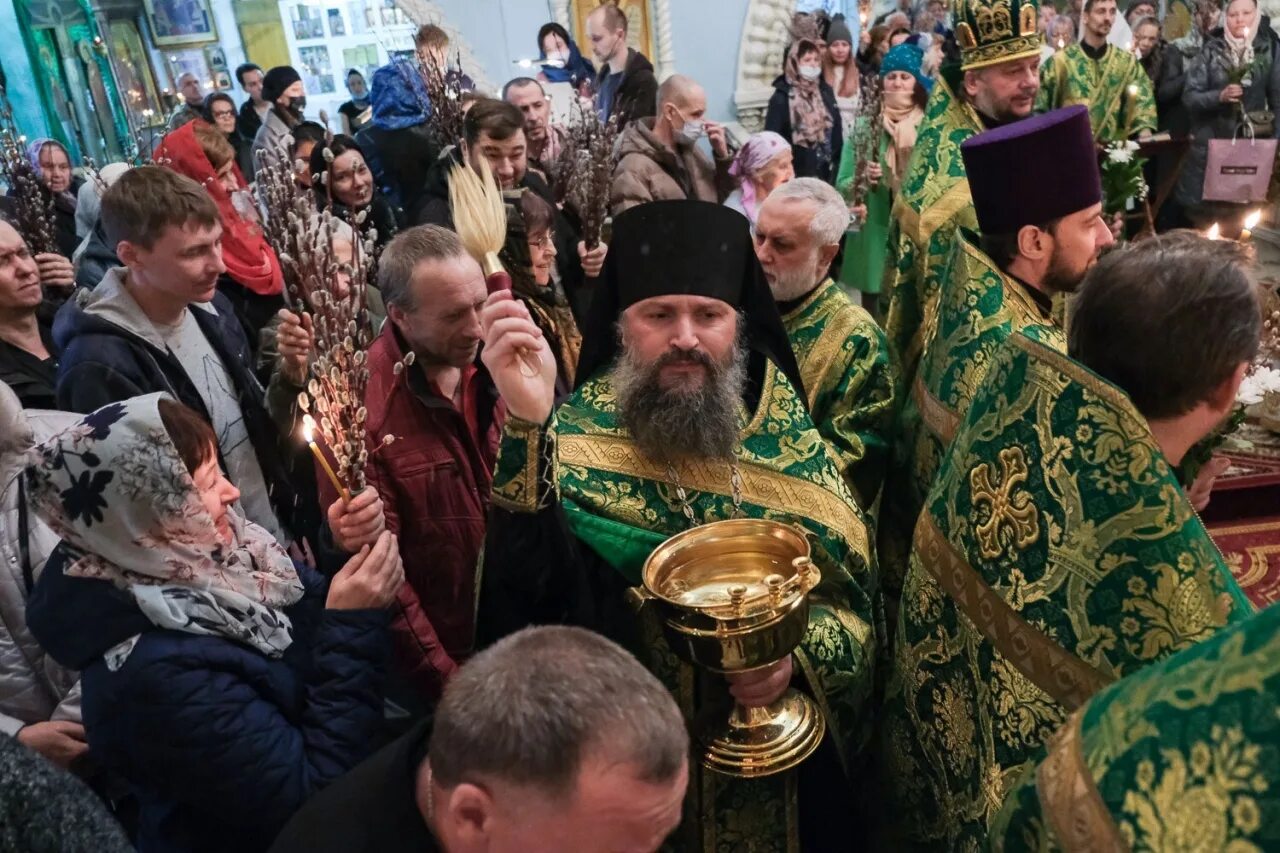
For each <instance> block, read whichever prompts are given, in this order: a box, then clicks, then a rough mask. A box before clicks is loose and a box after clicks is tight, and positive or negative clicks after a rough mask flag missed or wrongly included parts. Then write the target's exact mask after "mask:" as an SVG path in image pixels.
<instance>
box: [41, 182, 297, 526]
mask: <svg viewBox="0 0 1280 853" xmlns="http://www.w3.org/2000/svg"><path fill="white" fill-rule="evenodd" d="M102 224H103V227H104V228H105V230H106V235H107V242H108V243H109V244H110V245H114V246H115V247H116V253H117V254H118V255H119V257H120V260H121V262H122V263H123V264H124V267H117V268H115V269H113V270H111V271H110V272H108V273H107V275H106V277H105V278H104V279H103V280H102V283H101V284H99V285H98V287H97V288H96V289H95V290H94V291H93V292H92V293H82V294H80V295H79V298H77V299H75V300H72V301H70V302H68V303H67V304H66V305H65V306H63V308H62V310H61V311H60V312H59V313H58V316H57V319H56V320H55V321H54V330H53V337H54V342H55V344H56V345H57V346H58V347H59V349H60V350H61V352H62V359H61V363H60V365H59V369H58V388H57V399H58V407H59V408H60V409H65V410H68V411H73V412H91V411H94V410H95V409H97V408H99V407H101V406H104V405H106V404H107V403H112V402H116V401H119V400H124V399H127V398H129V397H136V396H139V395H142V394H150V393H153V392H156V391H165V392H167V393H169V394H170V395H171V396H173V398H174V399H176V400H178V401H179V402H181V403H184V404H185V405H187V406H189V407H191V408H192V409H194V410H195V411H197V412H200V413H201V414H203V415H204V416H205V417H206V418H207V419H208V420H209V422H210V423H211V424H212V425H213V428H214V432H215V433H216V434H217V436H218V453H219V457H220V459H221V462H222V464H223V467H224V469H225V470H226V472H227V475H228V478H229V479H230V480H231V481H232V482H233V483H235V485H236V486H237V487H238V488H239V489H240V492H241V506H242V507H243V510H244V514H245V516H246V517H247V518H248V519H249V520H250V521H253V522H255V523H257V524H259V525H260V526H262V527H264V528H266V529H267V530H269V531H270V532H271V533H273V534H275V535H276V537H277V539H279V540H281V541H289V540H290V539H291V538H294V537H301V536H303V535H308V534H310V533H312V532H313V529H312V527H313V525H314V523H315V522H314V518H313V517H312V516H313V514H314V513H315V512H316V511H315V509H314V506H313V505H314V500H312V501H308V502H306V506H305V509H306V510H307V511H306V512H302V511H299V510H300V508H299V507H298V506H295V504H296V503H297V501H296V499H295V495H294V491H293V489H292V487H291V485H290V477H289V475H288V472H287V470H286V468H285V465H284V464H282V462H281V460H282V459H287V458H289V454H287V452H286V448H285V447H283V446H282V444H283V442H282V440H281V437H280V435H279V433H278V431H277V430H276V427H275V425H274V424H273V422H272V420H271V418H270V416H269V415H268V414H267V411H266V408H265V406H264V404H263V397H264V392H263V388H262V386H261V385H260V384H259V383H258V380H257V379H256V378H255V376H254V372H253V362H252V358H251V356H250V349H249V341H248V339H247V338H246V337H245V333H244V330H243V328H242V327H241V325H240V322H239V321H238V320H237V319H236V315H235V312H234V311H233V310H232V308H231V305H230V303H229V302H228V301H227V300H226V297H224V296H222V295H221V294H220V293H219V292H218V289H217V283H218V276H219V275H221V274H222V272H223V271H224V270H225V269H226V267H225V266H224V265H223V263H222V250H221V246H220V240H221V235H222V224H221V221H220V219H219V216H218V209H217V207H215V206H214V204H213V200H212V199H211V198H210V196H209V194H208V193H206V192H205V191H204V189H203V188H202V187H201V186H200V185H199V184H197V183H195V182H194V181H192V180H191V179H190V178H186V177H184V176H182V175H179V174H178V173H176V172H173V171H171V170H169V169H165V168H163V167H159V166H143V167H140V168H137V169H133V170H131V171H130V172H128V173H127V174H125V175H124V176H123V177H122V178H121V179H120V180H119V181H117V182H116V184H115V185H114V186H112V187H111V189H109V190H108V191H107V192H106V194H105V195H104V196H103V197H102ZM309 518H310V520H308V519H309ZM291 534H292V535H291Z"/></svg>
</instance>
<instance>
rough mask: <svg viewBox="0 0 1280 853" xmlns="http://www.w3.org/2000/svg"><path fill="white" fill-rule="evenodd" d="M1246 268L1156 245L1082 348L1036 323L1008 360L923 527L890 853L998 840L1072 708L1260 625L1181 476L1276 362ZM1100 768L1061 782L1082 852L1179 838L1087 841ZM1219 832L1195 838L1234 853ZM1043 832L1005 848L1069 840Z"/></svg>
mask: <svg viewBox="0 0 1280 853" xmlns="http://www.w3.org/2000/svg"><path fill="white" fill-rule="evenodd" d="M1246 264H1247V261H1246V259H1245V257H1244V253H1243V252H1242V251H1241V250H1240V247H1239V245H1238V244H1236V243H1235V242H1233V241H1212V240H1206V239H1205V238H1203V237H1200V236H1199V235H1197V234H1193V233H1190V232H1173V233H1171V234H1167V235H1160V236H1158V237H1153V238H1151V239H1150V240H1143V241H1141V242H1138V243H1135V244H1133V245H1132V246H1131V247H1127V248H1124V249H1120V250H1117V251H1114V252H1110V253H1108V254H1107V255H1106V256H1104V257H1103V258H1101V259H1100V260H1099V261H1098V262H1097V264H1096V265H1095V266H1094V267H1093V269H1092V270H1090V272H1089V274H1088V275H1087V276H1086V277H1085V280H1084V282H1083V283H1082V285H1081V287H1080V290H1079V294H1078V295H1077V296H1076V297H1075V299H1074V305H1073V307H1074V313H1073V315H1072V318H1071V327H1070V330H1069V334H1068V338H1069V341H1068V343H1069V351H1068V353H1064V352H1062V351H1061V350H1059V349H1056V348H1055V347H1053V346H1049V345H1046V344H1045V343H1044V342H1043V341H1041V340H1035V339H1034V338H1033V337H1032V336H1031V335H1029V334H1028V333H1027V332H1028V331H1029V329H1024V330H1023V331H1022V332H1015V333H1013V334H1011V335H1009V336H1008V338H1007V339H1006V340H1005V341H1004V342H1003V343H1002V344H1000V345H999V346H998V347H997V348H996V349H995V351H994V352H993V354H992V355H991V356H990V359H989V363H990V367H989V368H988V369H987V372H986V374H985V375H984V376H983V379H982V384H981V388H979V389H978V390H977V391H976V393H975V395H974V397H973V400H972V402H971V404H970V406H969V412H968V414H967V416H966V417H965V419H964V420H963V422H962V423H961V424H960V426H959V428H958V430H957V431H956V434H955V438H954V439H953V440H952V443H951V447H950V449H949V451H948V452H947V455H946V457H945V458H944V460H943V462H942V465H941V467H940V469H939V471H938V477H937V479H936V481H935V482H934V484H933V488H932V489H931V490H930V492H929V494H928V496H927V499H926V502H925V510H924V512H922V513H921V515H920V521H919V523H918V524H917V526H916V534H915V541H914V543H913V545H912V550H911V565H910V568H909V570H908V572H907V578H906V582H905V585H904V587H903V593H902V608H901V610H900V612H899V617H898V625H897V633H896V635H895V637H894V654H893V664H892V668H891V671H890V674H889V678H888V684H887V687H886V691H885V706H884V709H883V713H882V717H881V723H882V725H881V727H880V729H879V737H880V738H881V746H882V748H883V751H884V755H885V760H884V762H883V765H882V767H883V771H884V777H883V790H884V792H885V794H886V798H885V803H886V806H887V809H886V814H887V815H888V817H889V825H890V826H891V827H893V828H894V829H896V830H897V831H898V832H900V833H901V834H902V835H904V836H905V838H903V839H900V841H899V843H896V844H892V845H890V846H883V849H894V850H901V849H910V846H911V845H917V846H918V847H919V848H920V849H927V850H978V849H987V848H986V843H985V842H986V840H987V838H986V836H987V831H988V827H989V826H990V825H991V821H992V819H993V818H994V816H995V814H996V812H997V811H998V810H999V808H1000V804H1001V803H1002V802H1003V800H1004V798H1005V795H1006V793H1007V792H1008V791H1009V790H1010V788H1011V787H1012V786H1013V785H1014V783H1015V782H1016V781H1017V779H1018V778H1019V776H1020V775H1021V773H1022V771H1023V769H1024V767H1025V765H1026V764H1027V763H1028V762H1030V761H1031V760H1033V759H1034V758H1035V755H1036V752H1037V750H1039V749H1040V747H1041V746H1042V745H1043V744H1044V743H1045V741H1046V739H1048V738H1049V737H1050V735H1052V734H1053V732H1054V731H1055V730H1057V729H1058V728H1059V727H1060V726H1062V724H1063V723H1064V722H1066V721H1067V719H1068V715H1069V714H1070V713H1071V712H1072V711H1075V710H1076V709H1078V708H1079V707H1081V706H1082V705H1083V704H1084V703H1085V702H1086V701H1087V700H1088V699H1089V697H1090V696H1091V695H1093V694H1094V693H1095V692H1097V691H1098V690H1100V689H1101V688H1103V687H1105V686H1106V685H1108V684H1110V683H1111V682H1113V681H1117V680H1119V679H1125V680H1126V681H1128V678H1127V677H1128V676H1131V675H1133V674H1135V673H1138V674H1141V673H1142V672H1143V671H1144V670H1145V669H1146V668H1148V667H1153V668H1154V666H1155V665H1156V664H1157V663H1158V662H1160V661H1163V660H1165V659H1166V658H1169V657H1170V656H1172V655H1174V654H1176V653H1177V652H1179V651H1181V650H1184V649H1188V648H1190V647H1192V646H1195V645H1196V644H1198V643H1201V642H1203V641H1205V640H1207V639H1209V638H1210V637H1212V636H1213V635H1214V634H1215V633H1216V632H1217V631H1218V630H1219V629H1221V628H1222V627H1223V626H1224V625H1227V624H1231V623H1239V622H1241V621H1243V620H1245V619H1247V618H1248V617H1249V615H1250V614H1251V613H1252V612H1253V608H1252V606H1251V605H1250V604H1249V602H1248V600H1247V599H1246V598H1245V597H1244V594H1243V593H1242V592H1241V591H1240V588H1239V586H1238V585H1237V584H1236V582H1235V580H1234V579H1233V578H1232V575H1231V571H1230V569H1229V568H1228V566H1227V564H1226V562H1225V561H1224V560H1223V559H1222V555H1221V553H1220V552H1219V551H1218V549H1217V548H1216V547H1214V545H1213V542H1212V540H1210V538H1209V534H1208V533H1207V532H1206V531H1205V528H1204V525H1203V524H1201V522H1200V519H1199V517H1197V515H1196V514H1195V511H1194V510H1193V509H1192V506H1191V503H1190V502H1189V500H1188V499H1187V496H1186V494H1185V493H1184V492H1183V490H1182V489H1181V487H1180V486H1179V484H1178V480H1177V478H1176V476H1175V474H1174V470H1175V468H1176V466H1177V465H1178V464H1179V463H1180V462H1181V461H1182V458H1183V457H1184V456H1185V455H1186V453H1187V450H1188V449H1189V448H1190V447H1192V445H1194V444H1196V443H1197V442H1199V441H1201V440H1202V439H1203V438H1204V437H1205V436H1206V435H1208V434H1209V433H1210V432H1212V431H1213V430H1214V429H1215V428H1216V427H1217V426H1218V425H1219V424H1220V423H1221V422H1222V420H1223V419H1224V418H1225V417H1226V416H1227V415H1228V413H1229V412H1230V411H1231V409H1232V408H1233V407H1234V406H1235V397H1236V392H1237V390H1238V388H1239V385H1240V381H1241V379H1242V378H1243V377H1244V374H1245V371H1246V370H1247V369H1248V365H1249V363H1250V362H1251V361H1252V359H1253V358H1254V356H1255V355H1256V354H1257V350H1258V336H1259V330H1260V328H1261V312H1260V311H1259V308H1258V295H1257V287H1256V285H1255V284H1254V282H1253V281H1252V280H1251V278H1250V276H1249V274H1248V271H1247V266H1246ZM1206 306H1212V310H1206ZM978 325H981V323H979V324H978ZM1208 692H1209V691H1208V690H1207V689H1202V685H1201V684H1200V683H1199V682H1195V681H1193V682H1191V684H1190V685H1189V686H1188V687H1187V689H1185V693H1184V695H1186V696H1193V697H1195V698H1199V697H1200V696H1201V694H1202V693H1208ZM1138 701H1140V702H1148V701H1151V700H1150V699H1144V698H1142V696H1141V695H1140V696H1139V699H1138ZM1201 725H1202V729H1201V730H1202V731H1203V724H1201ZM1126 726H1127V724H1126V723H1122V722H1120V721H1119V720H1112V721H1111V724H1110V725H1109V726H1108V727H1107V729H1108V731H1109V732H1110V733H1113V734H1115V735H1116V738H1117V743H1116V744H1115V745H1116V746H1119V745H1120V744H1119V742H1120V741H1123V739H1125V738H1127V737H1130V736H1132V735H1134V734H1137V732H1134V731H1131V730H1129V729H1127V728H1126ZM1206 752H1207V750H1206ZM1073 761H1076V762H1079V761H1080V759H1079V756H1078V755H1077V756H1074V757H1073ZM1095 766H1096V765H1095ZM1079 769H1080V768H1079V765H1072V766H1070V767H1068V769H1067V772H1062V773H1059V774H1058V776H1057V778H1056V779H1053V778H1051V779H1049V781H1051V782H1054V783H1065V784H1056V785H1055V787H1056V788H1057V789H1058V791H1059V795H1058V796H1055V797H1053V798H1052V799H1053V800H1054V801H1055V802H1053V803H1052V805H1054V806H1063V805H1065V808H1063V809H1062V810H1061V811H1062V812H1063V813H1064V814H1068V815H1070V821H1069V823H1068V824H1066V825H1067V826H1069V828H1070V829H1071V830H1072V831H1073V835H1072V841H1071V842H1069V843H1067V844H1066V845H1065V846H1066V849H1070V850H1104V849H1106V850H1116V849H1130V845H1132V849H1135V850H1147V849H1160V850H1167V849H1170V847H1177V846H1178V845H1177V844H1171V843H1165V844H1161V843H1160V842H1159V841H1155V842H1154V843H1151V844H1148V843H1147V842H1148V841H1150V839H1146V840H1144V841H1143V842H1141V843H1136V844H1135V843H1132V841H1131V842H1130V843H1129V844H1121V845H1114V844H1097V845H1090V844H1087V843H1083V842H1081V841H1080V840H1079V839H1080V838H1081V837H1082V836H1085V835H1087V834H1088V833H1089V831H1091V830H1092V829H1094V828H1095V827H1096V825H1097V824H1096V816H1097V812H1098V811H1099V809H1098V808H1096V807H1095V806H1097V805H1100V803H1097V791H1093V792H1092V795H1090V793H1089V790H1088V787H1087V786H1088V785H1089V782H1087V781H1085V780H1084V779H1081V778H1080V777H1079V776H1078V775H1077V774H1078V771H1079ZM1198 772H1200V771H1197V773H1198ZM1220 772H1223V773H1226V772H1227V771H1225V770H1222V771H1220ZM1154 775H1155V774H1152V777H1154ZM1041 778H1042V780H1043V779H1044V777H1043V776H1042V777H1041ZM1186 783H1187V779H1186V777H1185V774H1184V775H1182V776H1179V775H1178V774H1177V773H1176V772H1174V773H1168V774H1164V775H1163V778H1162V779H1161V781H1160V782H1159V783H1158V784H1159V785H1160V786H1163V787H1164V789H1165V790H1168V791H1175V790H1176V791H1178V792H1183V791H1185V788H1183V787H1182V786H1183V785H1185V784H1186ZM1197 784H1198V783H1197ZM1081 792H1083V794H1082V793H1081ZM1044 793H1045V792H1043V791H1042V795H1043V794H1044ZM1126 804H1127V802H1126ZM1179 807H1180V806H1179V805H1173V806H1170V808H1172V809H1174V810H1177V809H1178V808H1179ZM1223 811H1225V808H1224V809H1223ZM1138 813H1139V814H1141V813H1142V812H1141V811H1139V812H1138ZM1180 817H1181V818H1182V819H1191V820H1199V819H1201V818H1200V817H1199V816H1195V817H1193V816H1192V814H1191V813H1190V812H1188V811H1185V810H1184V811H1182V813H1181V815H1180ZM1140 822H1141V821H1140ZM1210 825H1212V824H1211V823H1210ZM1077 831H1078V832H1079V833H1080V835H1076V834H1075V833H1076V832H1077ZM1197 831H1199V830H1197ZM1206 831H1207V832H1209V833H1210V834H1209V835H1207V836H1203V837H1205V838H1206V839H1208V840H1206V841H1205V843H1203V844H1195V845H1190V846H1193V847H1197V848H1200V849H1211V850H1222V849H1231V848H1230V847H1229V846H1224V845H1222V844H1219V843H1217V842H1216V841H1214V840H1212V839H1213V836H1212V829H1207V830H1206ZM1028 835H1029V834H1020V835H1019V836H1018V841H1017V842H1016V843H1011V844H1009V845H1008V847H1006V848H1005V849H1019V850H1021V849H1048V848H1047V846H1041V845H1037V844H1030V842H1028V841H1027V840H1026V839H1027V838H1028ZM1131 838H1132V836H1131ZM1166 842H1168V839H1166ZM1024 845H1026V846H1024ZM995 849H1001V848H1000V847H996V848H995ZM1242 849H1244V848H1242Z"/></svg>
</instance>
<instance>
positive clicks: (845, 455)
mask: <svg viewBox="0 0 1280 853" xmlns="http://www.w3.org/2000/svg"><path fill="white" fill-rule="evenodd" d="M782 324H783V326H785V327H786V330H787V337H788V338H789V339H790V340H791V348H792V350H793V351H794V352H795V356H796V362H797V363H798V364H799V365H800V378H801V380H802V381H803V382H804V388H805V393H806V394H807V395H808V398H809V401H808V402H809V412H810V416H811V417H812V419H813V422H814V424H816V425H817V427H818V433H819V434H820V435H821V436H822V437H823V438H824V439H825V440H826V442H827V449H828V450H829V451H830V452H831V455H832V457H833V458H834V459H835V462H836V467H837V468H838V469H839V470H840V473H841V475H843V477H844V479H845V483H846V484H847V485H848V486H849V490H850V491H851V492H852V493H853V497H854V499H855V500H857V501H858V505H859V506H860V507H862V510H863V512H864V513H868V514H870V513H871V512H872V506H873V505H874V504H875V501H876V498H877V497H878V496H879V495H880V485H881V483H883V482H884V471H885V466H886V465H887V463H888V455H889V436H890V434H891V432H892V429H893V410H894V388H895V385H896V383H897V378H896V376H895V374H894V370H893V364H892V360H891V359H890V357H889V345H888V341H887V340H886V339H885V335H884V331H883V330H881V328H880V327H879V326H878V325H877V324H876V321H875V320H874V319H872V317H871V315H870V314H868V313H867V312H866V311H864V310H863V309H862V308H860V307H858V306H857V305H854V304H853V302H851V301H850V300H849V297H848V296H846V295H845V293H844V291H843V290H841V289H840V287H839V286H838V285H837V284H836V283H835V282H834V281H832V280H831V279H827V280H826V281H824V282H822V284H820V285H818V287H817V289H816V290H814V291H813V293H811V294H809V296H808V297H806V298H805V299H804V300H803V301H802V302H801V303H800V304H799V305H797V306H796V307H794V308H792V309H791V310H790V311H788V312H787V313H786V314H784V315H783V317H782Z"/></svg>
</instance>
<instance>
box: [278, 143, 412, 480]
mask: <svg viewBox="0 0 1280 853" xmlns="http://www.w3.org/2000/svg"><path fill="white" fill-rule="evenodd" d="M291 143H292V140H291V139H290V138H288V137H285V138H284V139H283V140H280V141H279V142H278V143H277V149H276V150H275V151H274V152H271V153H270V154H268V155H267V156H264V157H262V158H260V162H259V166H258V170H257V177H258V186H259V193H260V194H261V198H262V203H263V206H264V207H265V209H266V217H265V220H266V221H265V223H264V233H265V234H266V237H267V241H268V242H269V243H270V244H271V246H272V248H274V249H275V251H276V255H277V257H279V259H280V266H281V269H282V270H283V271H284V277H285V288H286V291H287V293H288V295H289V304H290V308H291V309H292V310H293V311H295V312H297V313H300V314H305V315H307V316H309V317H310V318H311V328H312V331H313V334H314V340H315V345H314V349H313V351H312V359H311V363H310V366H309V369H308V372H309V375H310V378H309V380H308V381H307V384H306V389H305V390H304V391H303V392H302V393H301V394H299V395H298V406H299V408H300V409H301V410H302V411H303V412H306V413H308V415H309V416H310V417H311V418H312V419H313V421H314V422H315V427H316V429H317V431H318V432H319V433H320V435H321V437H323V439H324V442H325V443H326V444H327V445H329V449H330V450H331V451H332V453H333V456H334V459H335V461H336V462H337V464H336V465H335V466H334V470H335V472H336V473H337V475H338V479H339V480H341V481H342V483H343V485H344V486H345V487H346V488H347V489H348V490H349V491H351V492H352V493H355V492H358V491H360V490H361V489H363V488H364V486H365V475H364V470H365V464H366V463H367V462H368V458H369V450H368V447H367V443H366V433H365V420H366V418H367V416H368V412H367V410H366V408H365V404H364V400H365V393H366V391H367V389H368V384H369V368H368V350H369V346H370V344H372V343H373V338H374V330H373V321H372V320H371V319H370V317H369V311H368V307H367V303H366V297H367V294H368V288H369V282H370V279H371V276H372V271H373V258H374V249H373V247H374V242H375V240H376V238H377V233H376V232H375V231H374V230H373V229H372V228H370V229H368V230H366V229H364V228H363V225H364V221H365V218H366V215H365V212H363V211H362V212H361V213H359V214H356V215H355V217H354V218H353V221H351V222H348V223H347V225H348V226H349V228H350V238H351V242H352V246H351V256H350V259H349V260H347V259H344V258H342V257H340V256H339V254H338V251H337V249H336V243H337V242H338V241H339V240H340V239H344V238H342V237H340V235H339V232H341V231H343V230H344V229H343V228H342V224H341V220H339V219H338V218H337V217H335V216H334V215H333V214H332V213H331V212H330V211H331V210H332V209H333V206H332V198H330V205H329V207H328V209H326V210H320V209H319V207H318V206H317V204H316V199H315V195H314V194H313V193H312V192H311V191H310V190H308V189H307V188H305V187H301V186H299V185H298V183H297V182H296V180H295V173H296V171H295V170H296V169H297V164H295V163H293V162H292V161H290V159H289V151H288V148H289V145H290V144H291ZM325 155H326V159H327V160H329V161H330V162H332V155H331V154H329V152H328V149H327V148H326V149H325ZM322 176H323V177H325V178H327V176H328V170H326V171H325V172H324V173H323V174H322ZM326 187H327V182H326ZM329 192H330V193H331V190H330V191H329ZM344 279H345V286H344ZM406 361H407V362H408V363H412V361H413V359H412V354H410V355H409V356H407V357H406ZM404 363H405V362H401V364H400V365H397V370H396V372H397V373H399V372H400V371H401V370H403V366H402V365H403V364H404Z"/></svg>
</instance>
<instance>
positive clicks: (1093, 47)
mask: <svg viewBox="0 0 1280 853" xmlns="http://www.w3.org/2000/svg"><path fill="white" fill-rule="evenodd" d="M1115 19H1116V3H1115V0H1086V2H1085V4H1084V14H1083V21H1084V33H1083V34H1082V36H1081V40H1080V41H1079V42H1077V43H1076V44H1072V45H1070V46H1068V47H1067V48H1066V50H1060V51H1058V52H1057V53H1055V54H1054V55H1053V56H1052V57H1051V58H1050V59H1049V61H1048V62H1046V63H1045V64H1044V65H1043V67H1041V69H1040V96H1039V98H1038V99H1037V100H1036V109H1038V110H1041V111H1045V110H1056V109H1058V108H1059V107H1065V106H1070V105H1072V104H1084V105H1085V106H1086V107H1088V108H1089V118H1090V120H1091V121H1092V122H1093V137H1094V139H1095V140H1097V142H1098V143H1099V144H1100V145H1105V144H1108V143H1111V142H1118V141H1120V140H1123V139H1131V138H1133V137H1135V136H1138V135H1139V134H1141V133H1144V132H1145V133H1154V132H1155V129H1156V98H1155V92H1154V91H1153V90H1152V88H1151V78H1150V77H1148V76H1147V72H1145V71H1143V70H1142V65H1141V64H1140V63H1139V62H1138V58H1137V57H1136V56H1134V55H1133V54H1132V53H1130V52H1129V51H1127V50H1122V49H1120V48H1118V47H1116V46H1115V45H1113V44H1109V43H1108V42H1107V35H1108V34H1109V33H1110V32H1111V25H1112V24H1113V23H1114V22H1115Z"/></svg>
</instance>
